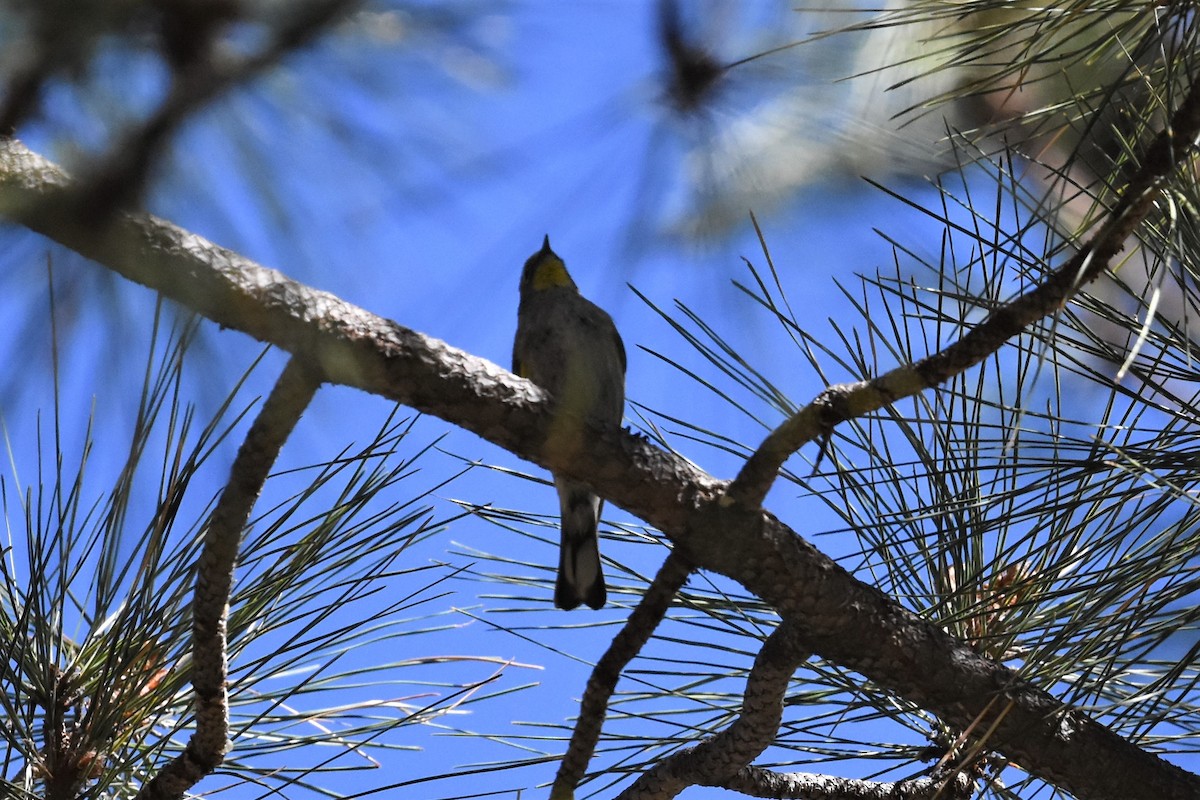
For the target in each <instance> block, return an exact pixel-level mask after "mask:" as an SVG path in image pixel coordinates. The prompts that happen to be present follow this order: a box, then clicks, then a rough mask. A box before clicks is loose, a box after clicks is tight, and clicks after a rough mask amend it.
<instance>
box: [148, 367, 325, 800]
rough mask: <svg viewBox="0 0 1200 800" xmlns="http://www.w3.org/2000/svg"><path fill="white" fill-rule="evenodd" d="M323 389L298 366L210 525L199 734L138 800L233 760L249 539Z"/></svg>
mask: <svg viewBox="0 0 1200 800" xmlns="http://www.w3.org/2000/svg"><path fill="white" fill-rule="evenodd" d="M319 386H320V381H319V380H317V379H316V378H315V377H314V376H313V372H312V370H311V368H310V367H309V365H308V364H306V363H305V362H303V361H301V360H300V359H296V358H293V359H291V360H290V361H289V362H288V364H287V366H286V367H285V368H284V370H283V373H282V374H281V375H280V376H279V380H278V381H276V383H275V387H274V389H272V390H271V394H270V396H269V397H268V398H267V400H266V402H265V403H263V407H262V409H261V411H259V414H258V417H257V418H256V419H255V420H254V424H253V425H252V426H251V427H250V430H249V432H248V433H247V434H246V438H245V440H244V441H243V442H242V446H241V447H240V448H239V449H238V454H237V458H236V459H234V462H233V466H232V467H231V468H230V475H229V482H228V483H227V484H226V485H225V489H224V491H223V492H222V493H221V498H220V500H218V502H217V507H216V508H215V509H213V513H212V517H211V518H210V519H209V521H208V526H207V529H206V531H205V535H204V550H203V551H202V552H201V554H200V562H199V564H198V566H197V568H196V594H195V600H194V601H193V604H192V688H193V689H194V691H195V695H196V732H195V733H194V734H193V735H192V738H191V740H190V741H189V742H188V744H187V747H186V748H185V749H184V751H183V752H182V753H180V754H179V756H178V757H176V758H175V760H173V761H171V762H170V763H169V764H167V766H165V767H164V768H163V769H162V771H160V772H159V773H158V774H157V775H155V776H154V778H153V779H151V780H150V781H149V782H148V783H146V784H145V785H144V786H143V787H142V789H141V791H139V792H138V794H137V800H177V799H178V798H181V797H183V796H184V794H185V793H186V792H187V790H188V789H190V788H191V787H193V786H195V785H196V783H197V782H198V781H199V780H200V779H201V778H203V777H204V776H205V775H208V774H209V773H211V772H212V771H213V770H214V769H216V768H217V767H218V766H219V765H220V763H221V761H222V760H223V759H224V757H225V753H226V750H227V749H228V741H227V737H228V734H229V690H228V687H227V685H226V680H227V678H228V673H229V664H228V656H227V644H228V643H227V641H226V623H227V616H228V613H229V592H230V589H231V588H232V586H233V568H234V565H235V564H236V563H237V558H238V551H239V548H240V545H241V541H242V531H243V530H244V529H245V527H246V522H247V520H249V519H250V512H251V511H252V510H253V508H254V503H255V501H256V500H258V495H259V493H260V492H261V491H262V487H263V484H264V483H265V482H266V480H267V473H269V472H270V470H271V465H272V464H274V463H275V459H276V457H277V456H278V455H279V451H280V450H281V449H282V448H283V443H284V442H286V441H287V438H288V436H289V435H290V434H291V432H292V429H293V428H295V426H296V422H297V421H299V419H300V415H301V414H303V413H304V409H306V408H307V407H308V404H309V402H310V401H311V400H312V398H313V395H314V394H315V393H316V390H317V388H318V387H319Z"/></svg>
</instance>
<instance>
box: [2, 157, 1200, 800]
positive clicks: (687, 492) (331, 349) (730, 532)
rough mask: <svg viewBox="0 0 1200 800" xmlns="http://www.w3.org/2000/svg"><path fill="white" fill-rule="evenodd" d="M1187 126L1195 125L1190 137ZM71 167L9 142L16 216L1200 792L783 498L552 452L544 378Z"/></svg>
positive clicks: (713, 566) (1079, 762) (819, 613)
mask: <svg viewBox="0 0 1200 800" xmlns="http://www.w3.org/2000/svg"><path fill="white" fill-rule="evenodd" d="M1181 138H1182V137H1181ZM67 184H68V180H67V178H66V176H65V175H64V174H63V173H62V171H61V170H60V169H58V168H57V167H56V166H54V165H53V164H51V163H50V162H48V161H46V160H45V159H43V158H41V157H40V156H37V155H35V154H34V153H32V152H30V151H29V150H28V149H27V148H25V147H24V146H22V145H20V144H19V143H17V142H13V141H8V142H4V143H2V144H0V215H3V216H6V217H8V218H9V219H11V220H13V221H15V222H18V223H21V224H24V225H26V226H27V227H29V228H31V229H32V230H35V231H38V232H40V233H43V234H45V235H46V236H48V237H50V238H52V239H54V240H55V241H58V242H60V243H61V244H64V245H66V246H67V247H70V248H72V249H74V250H76V251H77V252H79V253H81V254H83V255H85V256H87V257H89V258H92V259H93V260H95V261H97V262H99V263H100V264H102V265H104V266H105V267H106V268H108V269H111V270H113V271H115V272H117V273H119V274H121V275H124V276H125V277H127V278H129V279H130V280H133V281H135V282H137V283H141V284H143V285H145V286H148V287H150V288H153V289H155V290H156V291H159V292H162V293H163V294H164V295H166V296H167V297H170V298H171V299H174V300H176V301H177V302H180V303H182V304H184V305H186V306H187V307H189V308H192V309H193V310H195V311H197V312H199V313H200V314H202V315H204V316H206V317H208V318H209V319H211V320H212V321H214V322H216V323H218V324H220V325H223V326H225V327H230V328H235V329H237V330H241V331H243V332H245V333H247V334H249V335H251V336H253V337H255V338H257V339H260V340H262V341H267V342H271V343H272V344H275V345H276V346H278V347H280V348H282V349H284V350H287V351H289V352H291V353H293V354H294V355H297V356H299V357H300V358H302V359H303V360H304V361H305V362H307V363H310V364H312V365H314V366H317V367H319V368H320V369H321V370H322V372H323V374H324V376H325V378H326V379H327V380H329V381H331V382H337V383H342V384H344V385H347V386H353V387H356V388H359V389H362V390H363V391H368V392H372V393H374V394H378V395H379V396H381V397H385V398H388V399H390V400H393V401H396V402H400V403H404V404H406V405H409V406H411V407H413V408H415V409H417V410H419V411H422V412H424V413H427V414H431V415H434V416H437V417H439V418H441V419H444V420H446V421H447V422H450V423H451V424H454V425H458V426H460V427H462V428H465V429H467V430H470V431H473V432H475V433H477V434H479V435H480V436H481V437H483V438H485V439H487V440H488V441H491V442H492V443H494V444H496V445H499V446H500V447H503V448H505V449H507V450H509V451H510V452H512V453H514V454H516V455H518V456H520V457H522V458H526V459H528V460H530V461H533V462H534V463H537V464H539V465H540V466H542V467H544V468H547V469H550V470H552V471H554V472H556V473H561V474H563V475H565V476H567V477H570V478H575V479H578V480H584V481H586V482H587V483H589V484H590V485H591V486H592V487H594V488H595V489H596V490H597V491H598V492H599V493H600V494H601V495H603V496H604V497H606V498H607V499H608V500H610V501H611V502H613V503H615V504H616V505H618V506H620V507H621V508H623V509H625V510H626V511H629V512H630V513H632V514H634V515H636V516H638V517H640V518H641V519H643V520H644V521H646V522H647V523H649V524H651V525H653V526H655V527H656V528H658V529H659V530H660V531H662V532H663V533H664V534H665V535H666V536H667V537H668V538H670V539H671V541H672V543H673V544H674V546H675V547H676V548H678V549H679V550H680V553H681V555H682V556H683V557H684V558H686V559H687V560H688V562H689V563H692V564H695V565H696V566H697V567H699V568H703V569H710V570H714V571H716V572H719V573H721V574H724V575H727V576H729V577H730V578H732V579H734V580H736V581H738V582H739V583H741V584H742V585H743V586H745V587H746V588H747V589H749V590H750V591H752V592H754V593H755V594H756V595H758V596H759V597H761V598H762V599H763V600H764V601H765V602H767V603H769V604H771V605H772V606H773V607H774V608H775V609H776V610H777V611H778V612H779V614H780V616H781V617H782V618H783V619H784V620H794V621H796V622H797V623H801V624H802V625H803V627H804V635H805V638H806V643H807V644H808V645H809V646H810V647H811V648H812V649H813V650H814V651H815V652H816V653H818V654H820V655H821V656H823V657H824V658H826V659H828V660H831V661H834V662H836V663H839V664H842V665H844V666H847V667H849V668H851V669H854V670H856V671H858V672H860V673H861V674H863V675H865V676H866V677H868V678H869V679H871V680H872V681H874V682H875V683H876V684H878V685H879V686H880V687H882V688H884V689H886V690H889V691H892V692H894V693H895V694H897V695H899V696H901V697H904V698H906V699H908V700H909V701H910V702H912V703H914V704H916V705H918V706H921V707H923V708H927V709H929V710H930V711H932V712H934V713H936V714H938V715H939V716H941V717H942V718H943V719H944V720H945V721H946V722H947V723H948V724H949V725H951V726H952V727H957V728H959V729H963V728H966V727H967V726H968V725H970V724H972V722H973V721H975V720H976V719H977V718H979V717H980V716H981V715H984V714H986V713H987V709H989V708H990V707H992V705H993V704H994V700H995V698H996V696H997V695H998V694H1000V695H1002V696H1003V698H1004V700H1005V705H1006V710H1007V713H1005V714H1004V715H1003V718H1002V719H999V720H994V719H988V720H987V721H986V723H987V724H991V723H992V722H995V728H994V730H993V731H992V734H991V738H990V739H989V745H990V746H992V747H994V749H995V750H997V751H999V752H1001V753H1003V754H1004V755H1005V756H1007V757H1008V758H1010V759H1011V760H1012V761H1014V762H1015V763H1017V764H1019V765H1020V766H1021V767H1022V768H1024V769H1026V770H1027V771H1029V772H1031V773H1033V774H1036V775H1038V776H1040V777H1042V778H1044V779H1045V780H1048V781H1050V782H1052V783H1055V784H1056V785H1058V786H1059V787H1061V788H1062V789H1064V790H1066V791H1069V792H1071V793H1073V794H1074V795H1076V796H1077V797H1080V798H1107V797H1127V798H1146V800H1159V799H1160V798H1166V799H1167V800H1171V799H1172V798H1179V799H1180V800H1183V799H1184V798H1192V797H1196V796H1200V778H1198V777H1197V776H1195V775H1192V774H1190V773H1187V772H1185V771H1184V770H1182V769H1180V768H1178V767H1176V766H1174V765H1171V764H1169V763H1167V762H1166V761H1164V760H1162V759H1160V758H1158V757H1156V756H1154V755H1152V754H1150V753H1147V752H1145V751H1143V750H1141V749H1139V748H1138V747H1136V746H1135V745H1133V744H1132V743H1130V742H1128V741H1126V740H1124V739H1122V738H1121V737H1119V736H1117V735H1116V734H1114V733H1112V732H1111V731H1110V730H1108V729H1107V728H1105V727H1104V726H1103V725H1100V724H1099V723H1097V722H1095V721H1094V720H1091V719H1089V718H1088V717H1087V716H1086V715H1084V714H1082V713H1080V712H1077V711H1075V710H1073V709H1070V708H1069V707H1065V706H1064V705H1063V704H1062V703H1061V702H1060V701H1058V700H1056V699H1055V698H1054V697H1052V696H1051V695H1050V694H1048V693H1047V692H1045V691H1042V690H1041V689H1038V688H1037V687H1035V686H1033V685H1031V684H1029V683H1028V682H1026V681H1025V680H1023V679H1022V678H1020V677H1019V676H1018V675H1017V674H1016V673H1014V672H1013V671H1012V670H1010V669H1008V668H1007V667H1005V666H1003V665H1002V664H998V663H996V662H994V661H991V660H988V659H986V658H983V657H982V656H980V655H979V654H977V653H976V652H974V651H973V650H971V649H970V648H969V647H967V646H966V645H964V644H963V643H961V642H959V641H957V640H955V639H954V638H953V637H951V636H950V635H949V634H947V633H946V632H945V631H944V630H942V629H941V628H939V627H938V626H936V625H934V624H932V623H930V622H927V621H925V620H923V619H920V618H919V617H917V616H915V615H914V614H912V613H911V612H909V611H907V610H906V609H904V608H903V607H901V606H900V605H899V604H897V603H896V602H894V601H892V600H890V599H889V598H887V597H885V596H884V595H883V594H882V593H881V592H880V591H879V590H877V589H875V588H874V587H871V586H868V585H866V584H864V583H862V582H861V581H858V580H856V579H855V578H854V577H853V576H851V575H850V574H849V573H848V572H846V571H845V570H844V569H842V568H841V567H840V566H838V565H837V564H835V563H834V562H833V561H832V560H831V559H829V558H828V557H827V556H825V555H824V554H822V553H821V552H819V551H818V550H817V549H816V548H815V547H813V546H812V545H810V544H809V543H808V542H806V541H805V540H804V539H802V538H801V537H800V536H799V535H797V534H796V532H795V531H793V530H792V529H790V528H789V527H787V526H786V525H784V524H783V523H781V522H780V521H779V520H778V519H776V518H775V517H773V516H772V515H771V514H770V513H768V512H764V511H751V510H749V509H747V508H746V507H745V506H743V505H740V504H732V503H729V502H728V498H726V497H725V492H724V490H725V488H726V485H725V484H723V483H722V482H720V481H718V480H716V479H714V478H713V477H711V476H709V475H708V474H706V473H704V472H703V471H701V470H700V469H699V468H697V467H696V466H694V465H692V464H691V463H689V462H687V461H685V460H683V459H681V458H679V457H676V456H674V455H672V454H669V453H666V452H664V451H662V450H660V449H658V448H656V447H654V446H652V445H650V444H649V443H647V442H646V441H644V440H642V439H640V438H638V437H636V436H634V435H633V434H631V433H626V432H621V431H616V430H611V429H609V430H596V431H594V433H593V435H591V441H592V447H590V448H589V449H588V450H586V451H579V452H575V453H573V454H572V457H571V458H570V459H569V460H564V459H562V458H561V457H560V456H556V455H555V454H554V453H553V452H549V451H543V450H542V447H541V443H543V442H545V441H546V436H545V432H546V431H547V430H549V429H550V425H551V421H552V415H551V412H550V407H549V404H548V402H547V399H546V397H545V395H544V394H543V393H542V392H541V391H540V390H539V389H538V388H537V387H536V386H534V385H533V384H532V383H530V382H528V381H525V380H522V379H520V378H517V377H516V376H514V375H512V374H510V373H509V372H507V371H506V370H504V369H502V368H500V367H498V366H497V365H495V364H492V363H491V362H489V361H486V360H484V359H481V358H477V357H475V356H472V355H470V354H469V353H466V352H464V351H462V350H459V349H457V348H454V347H452V346H450V345H448V344H446V343H445V342H441V341H439V340H437V339H434V338H432V337H428V336H425V335H423V334H420V333H418V332H416V331H412V330H410V329H407V328H404V327H403V326H401V325H398V324H396V323H395V322H391V321H389V320H385V319H382V318H380V317H377V316H375V315H373V314H371V313H369V312H367V311H365V310H363V309H361V308H357V307H355V306H353V305H351V304H349V303H346V302H344V301H342V300H340V299H338V298H336V297H334V296H333V295H330V294H328V293H326V292H320V291H317V290H314V289H312V288H309V287H307V286H303V285H302V284H299V283H297V282H295V281H292V280H290V279H288V278H287V277H285V276H284V275H282V274H281V273H279V272H276V271H274V270H270V269H266V268H264V267H261V266H259V265H257V264H254V263H253V262H251V261H249V260H248V259H244V258H242V257H241V256H238V255H237V254H236V253H233V252H231V251H229V250H226V249H223V248H221V247H218V246H216V245H214V244H212V243H210V242H207V241H205V240H204V239H203V238H201V237H199V236H196V235H195V234H191V233H189V232H187V231H184V230H182V229H180V228H178V227H176V226H174V225H171V224H170V223H167V222H165V221H163V220H160V219H158V218H155V217H153V216H150V215H146V214H126V215H120V216H118V217H117V218H116V219H115V220H114V221H113V223H112V224H111V225H109V226H107V227H106V228H105V229H104V230H103V231H101V232H97V231H95V230H93V229H90V228H88V227H86V226H84V225H82V224H80V223H79V221H78V220H75V219H72V218H71V217H69V216H67V214H66V208H67V206H66V205H65V204H64V203H63V202H62V198H63V191H64V187H65V186H66V185H67Z"/></svg>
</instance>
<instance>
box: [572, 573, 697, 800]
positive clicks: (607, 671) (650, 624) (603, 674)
mask: <svg viewBox="0 0 1200 800" xmlns="http://www.w3.org/2000/svg"><path fill="white" fill-rule="evenodd" d="M691 574H692V567H691V565H689V564H688V563H687V561H685V560H684V558H683V556H681V555H680V554H679V551H677V550H672V551H671V552H670V554H669V555H668V556H667V560H666V561H664V562H663V565H662V567H661V568H659V570H658V574H657V575H655V576H654V580H652V581H651V582H650V585H649V586H648V587H646V593H645V594H643V595H642V599H641V601H640V602H639V603H638V604H637V608H635V609H634V610H633V613H632V614H630V615H629V619H628V620H626V621H625V625H624V627H622V628H621V630H620V632H618V633H617V635H616V636H614V637H613V640H612V643H611V644H610V645H609V646H608V650H606V651H605V653H604V655H603V656H602V657H601V658H600V660H599V661H598V662H596V668H595V669H593V670H592V674H591V676H590V677H589V678H588V682H587V688H586V689H585V690H584V692H583V701H582V702H581V703H580V704H579V718H578V719H577V720H576V721H575V731H574V732H573V733H572V734H571V742H570V744H568V745H567V752H566V754H565V755H563V759H562V762H561V763H560V764H559V765H558V774H557V775H555V776H554V786H553V788H552V789H551V790H550V797H551V798H552V800H568V798H571V797H573V796H574V793H575V787H576V786H577V785H578V784H579V781H580V779H581V778H582V777H583V774H584V773H585V772H586V771H587V765H588V762H589V761H591V758H592V753H594V752H595V750H596V742H597V741H599V739H600V728H601V726H602V725H603V724H604V715H605V713H606V712H607V711H608V700H609V698H611V697H612V694H613V691H614V690H615V689H616V687H617V681H618V680H620V678H621V672H622V671H624V669H625V666H626V665H627V664H628V663H629V662H630V661H631V660H633V658H634V656H636V655H637V654H638V653H639V652H641V649H642V647H643V646H645V644H646V642H648V641H649V640H650V636H651V635H653V633H654V629H655V628H657V627H658V623H660V622H662V619H663V617H665V616H666V614H667V609H668V608H670V606H671V601H672V600H674V599H675V595H676V594H678V593H679V590H680V589H682V588H683V585H684V584H685V583H687V579H688V576H689V575H691Z"/></svg>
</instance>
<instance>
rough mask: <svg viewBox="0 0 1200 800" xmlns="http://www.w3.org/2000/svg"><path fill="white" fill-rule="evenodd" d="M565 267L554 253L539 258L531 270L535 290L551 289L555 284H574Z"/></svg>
mask: <svg viewBox="0 0 1200 800" xmlns="http://www.w3.org/2000/svg"><path fill="white" fill-rule="evenodd" d="M574 285H575V284H574V282H573V281H572V280H571V276H570V275H568V274H567V267H566V265H564V264H563V262H562V259H561V258H559V257H558V256H556V255H553V254H551V255H548V256H545V257H543V258H541V259H540V260H539V261H538V263H537V266H536V267H535V268H534V272H533V288H534V289H535V290H537V291H541V290H542V289H552V288H554V287H556V286H574Z"/></svg>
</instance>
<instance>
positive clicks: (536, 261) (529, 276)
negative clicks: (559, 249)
mask: <svg viewBox="0 0 1200 800" xmlns="http://www.w3.org/2000/svg"><path fill="white" fill-rule="evenodd" d="M558 287H567V288H570V289H575V288H576V287H575V281H573V280H571V276H570V274H569V273H568V272H567V265H566V264H564V263H563V260H562V259H561V258H559V257H558V254H557V253H555V252H554V251H553V250H551V249H550V237H549V236H547V237H546V238H545V239H544V240H543V241H542V249H541V250H538V251H537V252H536V253H534V254H533V255H531V256H530V257H529V259H528V260H527V261H526V262H525V269H524V270H523V271H522V272H521V294H525V293H526V292H540V291H543V290H545V289H554V288H558Z"/></svg>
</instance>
